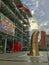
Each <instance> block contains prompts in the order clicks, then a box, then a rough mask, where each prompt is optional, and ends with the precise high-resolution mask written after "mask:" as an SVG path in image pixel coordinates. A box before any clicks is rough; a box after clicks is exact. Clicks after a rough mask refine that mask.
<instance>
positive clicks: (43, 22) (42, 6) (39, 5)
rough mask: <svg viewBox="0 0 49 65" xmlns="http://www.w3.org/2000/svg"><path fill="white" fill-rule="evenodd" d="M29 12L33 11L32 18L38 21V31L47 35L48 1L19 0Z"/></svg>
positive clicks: (48, 28)
mask: <svg viewBox="0 0 49 65" xmlns="http://www.w3.org/2000/svg"><path fill="white" fill-rule="evenodd" d="M21 1H22V2H23V4H25V5H27V6H28V8H29V9H30V11H31V12H32V11H34V15H33V17H34V18H35V19H36V20H37V21H38V24H39V26H40V30H45V31H46V32H47V33H49V0H21Z"/></svg>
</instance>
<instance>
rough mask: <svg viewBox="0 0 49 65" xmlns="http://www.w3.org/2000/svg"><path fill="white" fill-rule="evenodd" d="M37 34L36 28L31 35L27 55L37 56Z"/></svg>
mask: <svg viewBox="0 0 49 65" xmlns="http://www.w3.org/2000/svg"><path fill="white" fill-rule="evenodd" d="M38 35H39V31H38V30H36V31H35V32H34V33H33V34H32V36H31V48H30V52H29V53H28V55H30V56H39V50H38Z"/></svg>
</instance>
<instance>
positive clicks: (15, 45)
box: [11, 43, 21, 52]
mask: <svg viewBox="0 0 49 65" xmlns="http://www.w3.org/2000/svg"><path fill="white" fill-rule="evenodd" d="M11 51H17V52H19V51H21V43H12V44H11Z"/></svg>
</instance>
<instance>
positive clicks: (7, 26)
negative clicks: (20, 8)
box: [0, 16, 15, 36]
mask: <svg viewBox="0 0 49 65" xmlns="http://www.w3.org/2000/svg"><path fill="white" fill-rule="evenodd" d="M0 20H1V24H0V28H2V30H1V31H2V32H5V33H8V34H11V35H13V36H14V34H15V25H14V24H13V23H12V21H11V20H9V19H7V18H6V17H5V16H1V17H0Z"/></svg>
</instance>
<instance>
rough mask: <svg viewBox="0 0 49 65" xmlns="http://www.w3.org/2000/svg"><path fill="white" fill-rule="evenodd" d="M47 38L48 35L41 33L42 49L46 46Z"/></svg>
mask: <svg viewBox="0 0 49 65" xmlns="http://www.w3.org/2000/svg"><path fill="white" fill-rule="evenodd" d="M45 36H46V33H45V32H44V31H41V46H42V47H44V46H45Z"/></svg>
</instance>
